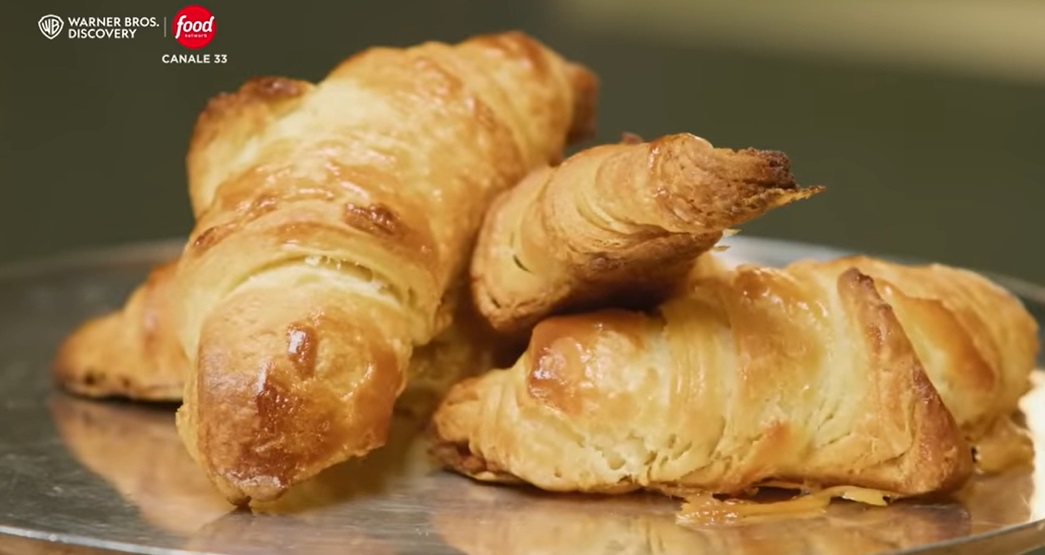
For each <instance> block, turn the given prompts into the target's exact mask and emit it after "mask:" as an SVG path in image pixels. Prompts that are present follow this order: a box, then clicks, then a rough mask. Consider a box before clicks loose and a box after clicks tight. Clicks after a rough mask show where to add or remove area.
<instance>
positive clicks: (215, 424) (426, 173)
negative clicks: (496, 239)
mask: <svg viewBox="0 0 1045 555" xmlns="http://www.w3.org/2000/svg"><path fill="white" fill-rule="evenodd" d="M595 88H596V85H595V79H594V77H593V76H592V75H591V74H590V73H589V72H588V71H587V70H585V69H584V68H582V67H580V66H577V65H575V64H571V63H569V62H566V61H565V60H563V59H562V58H560V57H559V56H558V55H557V54H555V53H554V52H552V51H551V50H549V49H547V48H545V47H544V46H543V45H541V44H540V43H538V42H536V41H535V40H533V39H531V38H529V37H527V36H525V35H522V34H520V33H506V34H500V35H489V36H481V37H476V38H473V39H469V40H467V41H465V42H463V43H460V44H458V45H447V44H442V43H435V42H430V43H425V44H422V45H420V46H416V47H412V48H406V49H396V48H371V49H369V50H367V51H365V52H363V53H361V54H359V55H356V56H354V57H352V58H350V59H348V60H347V61H345V62H344V63H342V64H341V65H340V66H338V67H337V68H336V69H335V70H334V71H333V72H332V73H330V74H329V75H328V76H327V77H326V79H324V80H323V81H322V82H320V83H319V84H316V85H312V84H308V83H304V82H301V81H292V80H282V79H266V80H261V81H252V82H250V83H248V84H247V85H245V86H244V87H243V88H241V89H240V90H239V91H238V92H236V93H233V94H231V95H223V96H221V97H219V98H217V99H216V100H214V101H212V102H211V103H210V104H209V105H208V106H207V108H206V110H205V111H204V112H203V114H202V115H201V117H200V118H199V121H198V123H197V126H196V130H195V132H194V134H193V139H192V144H191V145H190V152H189V157H188V160H189V174H190V187H191V189H192V191H191V192H192V197H193V204H194V206H195V207H196V208H195V210H196V212H197V214H198V216H199V219H198V221H197V224H196V227H195V228H194V230H193V232H192V235H191V237H190V238H189V241H188V244H187V246H186V248H185V251H184V253H183V255H182V260H181V263H180V265H179V268H178V275H177V279H176V281H177V294H178V297H179V299H180V302H179V303H178V310H177V311H176V312H177V313H176V322H177V324H176V326H177V330H178V332H179V338H180V341H181V343H182V345H183V347H184V349H185V352H186V353H189V358H190V374H189V379H188V382H187V385H186V389H185V398H184V404H183V406H182V408H181V409H180V410H179V412H178V427H179V431H180V432H181V435H182V437H183V439H184V441H185V443H186V445H187V446H188V448H189V451H190V453H191V454H192V455H193V456H194V458H195V459H196V460H197V461H199V462H200V463H201V464H202V466H203V467H204V469H205V470H206V472H207V473H208V475H209V477H210V478H211V480H212V481H213V482H214V483H215V484H216V485H217V486H218V488H219V489H220V490H221V491H222V492H223V493H224V494H225V495H226V497H227V498H228V499H229V500H230V501H232V502H234V503H237V504H244V503H247V502H248V501H250V500H251V499H255V500H260V501H267V500H271V499H274V498H276V497H278V496H279V495H280V494H281V493H282V492H283V491H284V490H285V489H286V488H287V487H289V486H290V485H292V484H294V483H297V482H300V481H302V480H305V479H308V478H310V477H312V476H314V475H315V474H316V473H318V472H320V471H321V470H323V469H325V468H327V467H329V466H331V465H333V464H336V463H338V462H341V461H343V460H346V459H348V458H350V457H354V456H361V455H363V454H365V453H367V452H368V451H370V450H372V449H374V448H376V447H378V446H380V445H382V444H383V442H384V441H385V436H386V434H387V429H388V423H389V418H390V416H391V414H392V408H393V404H394V401H395V399H396V398H397V396H398V395H399V394H400V393H401V392H402V391H403V389H404V387H405V385H406V380H407V364H408V362H409V360H410V358H411V354H412V352H413V349H414V347H416V346H420V345H424V344H427V343H428V342H429V341H431V340H432V338H434V337H436V336H437V335H438V334H439V333H440V332H442V331H443V330H444V329H445V328H446V327H447V325H448V323H449V322H450V319H451V315H452V312H453V303H450V302H446V300H445V297H446V295H447V293H448V292H449V290H450V289H451V288H452V284H453V283H454V282H455V280H456V279H458V278H459V277H460V276H461V275H462V273H463V271H464V269H465V263H466V261H467V259H468V256H469V255H470V253H471V246H472V242H473V241H474V235H475V233H476V231H477V229H478V227H479V225H480V221H481V218H482V214H483V212H484V211H485V209H486V208H487V206H488V204H489V201H490V200H491V199H492V197H493V195H495V194H496V193H497V192H499V191H501V190H504V189H506V188H508V187H509V186H511V185H513V184H515V183H517V182H518V181H519V180H520V179H521V178H522V177H523V176H524V175H525V174H526V173H527V172H528V171H529V170H530V169H532V168H534V167H536V166H539V165H540V164H544V163H547V162H548V161H549V160H552V159H555V158H557V157H559V156H560V155H561V152H562V150H563V148H564V145H565V144H566V141H567V138H568V137H574V136H581V135H583V134H584V133H585V132H587V131H589V130H590V128H591V126H592V121H591V120H592V115H593V110H594V108H593V105H594V93H595Z"/></svg>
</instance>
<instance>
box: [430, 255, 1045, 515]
mask: <svg viewBox="0 0 1045 555" xmlns="http://www.w3.org/2000/svg"><path fill="white" fill-rule="evenodd" d="M1037 349H1038V344H1037V329H1036V324H1035V323H1034V321H1033V319H1031V318H1030V316H1029V315H1028V314H1027V313H1026V311H1025V310H1023V307H1022V306H1021V305H1020V303H1019V302H1018V301H1017V300H1015V299H1014V298H1012V297H1011V296H1009V295H1008V294H1007V293H1005V292H1004V291H1003V290H1001V289H1000V288H998V287H997V286H995V285H994V284H992V283H990V282H989V281H987V280H985V279H983V278H981V277H979V276H977V275H975V274H972V273H969V272H964V271H961V270H956V269H953V268H948V267H943V266H938V265H933V266H920V267H902V266H898V265H894V264H890V263H886V262H882V261H878V260H873V259H868V258H849V259H840V260H835V261H831V262H800V263H795V264H792V265H791V266H788V267H786V268H784V269H781V270H776V269H766V268H758V267H753V266H741V267H739V268H736V269H734V270H724V271H723V272H721V273H718V274H715V275H711V276H704V277H702V278H700V279H697V280H695V281H694V282H693V283H691V284H690V285H689V286H688V288H687V291H686V292H685V294H682V295H679V296H677V297H674V298H672V299H670V300H668V301H667V302H665V303H663V304H661V305H660V306H659V308H658V310H656V311H655V312H653V313H652V314H646V313H640V312H628V311H620V310H605V311H598V312H591V313H586V314H579V315H572V316H559V317H553V318H549V319H546V320H543V321H542V322H541V323H539V324H538V325H537V327H536V328H535V330H534V332H533V335H532V338H531V341H530V344H529V347H528V349H527V351H526V352H525V354H524V355H523V356H522V357H521V358H519V359H518V361H517V362H516V363H515V365H514V366H512V367H511V368H509V369H506V370H495V371H492V372H490V373H488V374H485V375H483V376H480V377H477V378H471V379H468V380H465V381H463V382H462V383H460V384H458V385H457V386H455V387H454V388H453V389H452V390H451V392H450V393H449V394H448V396H447V397H446V399H445V400H444V402H443V404H442V406H441V407H440V409H439V410H438V411H437V412H436V414H435V416H434V421H433V432H434V437H435V440H436V452H437V453H438V454H439V456H440V458H441V459H442V460H443V461H444V463H445V464H446V465H447V466H449V467H451V468H453V469H456V470H457V471H459V472H462V473H464V474H467V475H470V476H473V477H475V478H477V479H480V480H489V481H525V482H529V483H531V484H534V485H536V486H538V487H541V488H544V489H548V490H554V491H598V492H621V491H630V490H634V489H653V490H661V491H666V492H669V493H677V494H686V493H690V492H710V493H722V494H739V493H743V492H745V491H747V490H749V489H750V488H752V487H757V486H758V485H760V484H765V483H777V484H780V483H785V484H788V483H790V484H796V485H800V486H810V485H819V486H824V487H828V486H832V485H845V486H858V487H867V488H874V489H878V490H882V491H885V492H888V493H890V494H891V495H895V496H912V495H921V494H927V493H939V492H947V491H950V490H953V489H955V488H956V487H958V486H960V485H961V484H963V483H964V481H965V480H966V479H967V478H968V477H969V476H970V473H971V472H972V470H973V467H974V454H973V450H972V448H971V447H972V446H973V445H976V444H977V443H979V442H984V441H985V440H987V439H988V437H989V435H990V431H991V430H993V429H997V427H998V424H999V423H1001V425H1002V426H1003V427H1004V426H1005V424H1006V423H1007V422H1009V419H1010V418H1011V416H1012V415H1013V413H1014V412H1015V411H1016V409H1017V406H1016V403H1017V400H1018V399H1019V397H1020V395H1021V394H1022V393H1023V392H1024V391H1026V389H1027V386H1028V383H1029V382H1028V378H1029V373H1030V371H1031V369H1032V368H1033V364H1034V359H1035V355H1036V352H1037ZM1008 438H1009V452H1011V453H1023V455H1022V456H1024V457H1025V456H1026V454H1027V453H1026V451H1025V450H1023V449H1021V445H1023V446H1025V445H1026V438H1025V437H1023V436H1019V435H1017V434H1013V435H1010V436H1008ZM1013 443H1015V444H1016V445H1015V448H1013V445H1012V444H1013ZM1009 462H1015V461H1009Z"/></svg>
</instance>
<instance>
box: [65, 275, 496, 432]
mask: <svg viewBox="0 0 1045 555" xmlns="http://www.w3.org/2000/svg"><path fill="white" fill-rule="evenodd" d="M176 265H177V261H171V262H167V263H164V264H161V265H159V266H157V267H156V268H154V269H153V271H152V272H150V274H149V276H148V277H147V279H146V280H145V282H144V283H142V284H141V285H140V286H138V288H136V289H135V290H134V291H133V292H132V294H131V295H130V297H129V298H128V299H127V302H126V304H125V305H124V307H123V308H121V309H120V310H118V311H115V312H112V313H110V314H106V315H103V316H100V317H98V318H94V319H92V320H89V321H88V322H86V323H84V324H83V325H81V326H80V327H79V328H77V329H76V330H75V331H74V332H73V333H72V334H71V335H70V336H69V337H68V338H67V339H66V340H65V341H64V342H63V344H62V347H61V348H60V349H59V352H58V356H57V357H56V359H55V362H54V374H55V378H56V379H57V381H58V383H59V384H60V385H61V386H62V387H64V388H65V389H67V390H69V391H72V392H74V393H76V394H78V395H83V396H87V397H122V398H127V399H133V400H136V401H181V399H182V392H183V391H184V389H185V380H186V378H187V376H188V374H189V364H188V359H187V358H186V357H185V355H184V353H183V351H182V349H181V344H180V343H179V342H178V338H177V336H176V334H175V333H174V329H173V326H172V324H171V318H172V314H171V313H172V310H171V307H172V306H173V304H172V303H173V302H174V299H173V298H172V297H173V291H172V284H173V280H174V275H175V271H174V270H175V266H176ZM455 290H456V291H457V292H456V294H455V295H454V298H453V299H452V301H453V302H450V301H451V300H450V299H448V306H456V310H455V312H454V317H453V320H452V322H451V323H450V325H449V326H448V327H447V328H446V329H445V330H443V332H442V333H440V334H439V335H438V336H436V337H435V338H434V339H432V341H430V342H428V343H427V344H425V345H423V346H421V347H418V348H417V349H415V350H414V353H413V356H412V357H411V358H410V367H409V370H408V372H407V374H408V375H410V376H411V379H410V381H409V382H408V384H407V387H406V389H405V390H404V391H403V393H402V395H401V396H400V398H399V399H398V401H397V403H396V407H395V408H396V410H397V411H398V412H401V413H403V414H409V415H412V416H415V417H418V418H424V417H427V416H429V415H430V414H431V412H432V411H434V410H435V408H436V406H437V405H438V403H439V400H440V399H441V398H442V396H443V395H445V394H446V392H447V391H448V390H449V389H450V387H451V386H452V385H453V384H454V383H455V382H457V381H458V380H460V379H461V378H463V377H465V376H468V375H472V374H475V373H477V372H478V371H479V370H480V369H482V368H489V367H491V366H492V365H494V364H497V361H502V360H505V358H504V357H505V356H506V353H510V350H508V345H506V343H505V342H504V340H503V339H502V338H500V337H498V336H497V335H496V334H494V333H493V330H491V329H490V328H489V327H488V326H486V325H485V322H483V321H482V319H481V317H480V316H479V315H478V314H477V313H476V311H475V308H474V307H473V306H472V303H471V300H470V299H469V297H468V286H467V280H465V279H461V280H459V283H458V284H457V285H456V286H455Z"/></svg>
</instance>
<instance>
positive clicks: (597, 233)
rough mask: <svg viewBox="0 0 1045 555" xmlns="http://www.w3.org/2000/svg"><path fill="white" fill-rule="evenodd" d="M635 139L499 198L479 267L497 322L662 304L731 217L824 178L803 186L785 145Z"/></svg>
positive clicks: (537, 176) (480, 289)
mask: <svg viewBox="0 0 1045 555" xmlns="http://www.w3.org/2000/svg"><path fill="white" fill-rule="evenodd" d="M635 141H636V140H635V139H630V140H626V141H625V142H623V143H621V144H614V145H602V146H597V147H594V148H590V149H587V150H583V151H581V152H579V153H577V154H575V155H573V156H571V157H570V158H568V159H567V160H566V161H565V162H563V163H562V164H561V165H559V166H556V167H544V168H541V169H539V170H537V171H535V172H533V173H531V174H530V175H529V176H528V177H527V178H526V179H525V180H523V182H522V183H521V184H519V186H518V187H515V188H513V189H511V190H509V191H507V192H506V193H504V194H502V195H500V196H499V197H498V198H497V199H496V200H495V201H494V204H493V206H491V208H490V210H489V212H488V213H487V215H486V219H485V220H484V223H483V228H482V230H481V232H480V235H479V241H478V244H477V246H476V250H475V254H474V257H473V260H472V267H471V273H472V283H473V285H472V287H473V294H474V296H475V300H476V306H477V307H478V308H479V311H480V312H481V313H482V314H483V315H484V316H485V317H486V318H487V319H488V320H489V322H490V323H491V324H492V325H493V326H494V327H495V328H497V329H498V330H501V331H504V332H518V331H521V330H525V329H527V328H529V327H530V326H532V325H533V324H535V323H536V322H537V321H538V320H539V319H540V318H542V317H544V316H547V315H548V314H551V313H554V312H557V311H561V310H564V309H578V308H592V307H594V306H597V305H600V304H605V302H606V301H607V300H609V299H613V300H614V301H616V302H617V304H618V305H619V303H620V302H621V300H622V299H624V300H627V301H628V302H629V304H632V305H635V304H646V303H650V302H651V301H652V303H653V304H655V302H656V301H657V300H660V299H663V298H664V297H666V296H667V295H668V293H669V292H670V290H671V288H672V286H674V285H675V284H676V283H677V282H678V281H680V278H682V277H684V276H685V273H686V272H687V271H688V270H689V268H690V266H691V265H692V263H693V259H694V258H696V257H697V256H698V255H699V254H700V253H702V252H705V251H707V250H708V249H711V248H712V247H713V246H714V245H715V243H717V242H718V241H719V239H721V238H722V235H723V233H724V232H726V231H727V230H729V229H730V228H731V227H733V226H736V225H739V224H741V223H744V222H745V221H747V220H750V219H752V218H755V217H757V216H759V215H761V214H763V213H765V212H767V211H769V210H771V209H773V208H776V207H779V206H783V205H785V204H788V203H790V202H794V201H796V200H800V199H804V198H807V197H810V196H812V195H814V194H816V193H818V192H820V191H821V190H822V189H823V188H822V187H810V188H806V189H800V188H799V187H798V185H797V184H796V183H795V181H794V177H793V176H792V175H791V168H790V162H789V161H788V159H787V156H785V155H784V154H783V153H781V152H771V151H764V150H755V149H745V150H740V151H733V150H730V149H725V148H714V147H713V146H712V145H711V144H710V143H708V142H707V141H706V140H704V139H702V138H699V137H696V136H694V135H690V134H677V135H668V136H665V137H661V138H659V139H657V140H655V141H651V142H648V143H643V142H635Z"/></svg>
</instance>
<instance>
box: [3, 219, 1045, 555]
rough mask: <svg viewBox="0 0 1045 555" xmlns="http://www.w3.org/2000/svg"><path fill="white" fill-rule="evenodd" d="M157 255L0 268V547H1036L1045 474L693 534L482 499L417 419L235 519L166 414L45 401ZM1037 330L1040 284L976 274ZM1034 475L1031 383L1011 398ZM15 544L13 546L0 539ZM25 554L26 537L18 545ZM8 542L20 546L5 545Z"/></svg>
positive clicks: (633, 519)
mask: <svg viewBox="0 0 1045 555" xmlns="http://www.w3.org/2000/svg"><path fill="white" fill-rule="evenodd" d="M728 244H729V245H730V249H729V250H728V251H727V252H726V253H724V256H726V257H727V258H729V259H731V260H733V261H747V262H754V263H758V264H765V265H779V264H784V263H787V262H789V261H791V260H794V259H796V258H809V257H812V258H831V257H836V256H840V255H844V254H847V253H846V252H844V251H840V250H836V249H832V248H827V247H818V246H811V245H804V244H798V243H791V242H784V241H776V240H766V239H756V238H741V237H735V238H732V239H731V240H729V241H728ZM178 251H179V244H178V243H176V242H162V243H152V244H142V245H133V246H130V247H124V248H119V249H111V250H104V251H98V252H93V253H81V254H76V255H72V256H64V257H60V258H54V259H49V260H46V261H40V262H35V263H31V264H25V265H21V266H17V267H9V268H7V269H4V270H0V306H2V307H3V313H2V314H0V552H3V551H5V549H4V547H3V546H4V545H5V544H4V541H3V539H4V536H3V535H4V534H8V535H13V536H21V537H22V538H35V539H39V540H44V541H47V542H60V543H66V544H78V545H81V546H91V547H99V548H105V549H110V550H116V551H124V552H135V553H158V554H161V553H162V554H168V553H200V552H206V553H235V554H239V553H278V552H291V551H292V552H295V553H310V554H323V553H338V554H346V553H367V554H369V553H373V554H391V553H396V554H411V553H416V554H426V555H434V554H442V553H465V554H468V555H486V554H491V555H502V554H523V553H526V554H529V553H541V554H544V553H565V554H579V553H629V554H647V553H650V554H652V553H657V554H661V553H679V554H703V553H708V554H718V553H742V554H748V553H799V554H801V553H805V554H827V553H846V554H848V555H860V554H870V553H912V552H929V551H931V552H941V553H944V552H945V553H964V552H969V553H1006V552H1009V553H1016V552H1024V551H1026V550H1028V549H1031V548H1033V547H1036V546H1039V545H1045V520H1043V519H1045V472H1043V471H1040V470H1025V471H1015V472H1010V473H1007V474H1004V475H1000V476H994V477H991V478H984V479H977V480H976V481H975V483H974V484H973V487H971V488H970V490H969V492H968V493H967V495H965V496H964V497H963V499H962V501H961V502H950V503H947V504H928V503H897V504H895V505H893V506H891V507H889V508H886V509H877V508H866V507H864V506H861V505H857V504H853V503H836V504H833V505H832V506H831V508H830V510H829V511H828V512H827V513H826V514H825V515H822V516H817V517H812V518H804V519H794V520H789V521H786V522H770V523H763V524H753V525H745V526H742V527H731V528H717V529H691V528H684V527H681V526H679V525H677V524H675V522H674V517H673V515H674V512H675V511H676V509H677V508H678V503H677V502H674V501H671V500H668V499H665V498H663V497H659V496H655V495H629V496H621V497H603V498H597V497H580V496H566V495H549V494H542V493H539V492H535V491H532V490H528V489H522V488H508V487H497V486H483V485H479V484H475V483H472V482H470V481H469V480H467V479H464V478H461V477H459V476H456V475H453V474H449V473H446V472H441V471H439V470H437V469H436V468H434V467H433V466H432V465H431V463H430V461H429V460H428V458H427V456H426V450H425V445H424V444H423V440H421V439H419V436H418V434H417V433H416V431H417V426H416V424H411V423H409V422H405V421H403V422H397V424H396V426H395V427H394V430H393V435H392V438H391V440H390V442H389V444H388V445H387V446H386V447H385V448H383V449H381V450H379V451H377V452H375V453H373V454H372V455H371V456H370V457H368V458H367V459H366V460H364V461H355V462H350V463H346V464H344V465H341V466H339V467H336V468H334V469H331V470H330V471H328V472H327V473H325V474H324V475H322V476H321V477H320V478H319V479H317V480H315V481H313V482H310V483H307V484H305V485H303V486H301V487H299V488H298V489H297V490H294V491H292V492H291V494H289V495H288V496H287V497H286V498H284V499H283V500H282V501H281V502H280V503H279V504H278V505H276V506H273V507H270V508H268V509H267V510H266V513H265V514H251V513H249V512H241V511H233V510H232V508H231V507H230V506H229V505H227V504H226V503H225V502H224V501H223V500H222V499H221V498H220V497H218V496H217V495H216V494H215V493H214V491H213V490H212V488H211V486H210V485H209V483H208V482H207V480H206V479H205V478H204V476H203V475H202V474H201V472H200V471H199V470H197V468H196V467H195V466H194V464H193V462H192V461H191V460H190V459H189V458H188V455H187V454H186V453H185V452H184V451H183V449H182V447H181V444H180V443H179V440H178V437H177V435H176V433H175V430H174V423H173V417H172V414H173V409H174V407H172V406H162V407H157V406H139V405H133V404H127V403H116V402H105V403H102V402H95V401H89V400H84V399H78V398H74V397H71V396H68V395H65V394H63V393H60V392H57V391H55V389H54V388H53V386H52V384H51V382H50V374H49V368H50V362H51V359H52V357H53V355H54V352H55V349H56V347H57V346H58V344H59V342H60V341H61V339H62V338H63V337H64V336H65V335H66V334H67V333H68V332H69V331H71V330H72V329H73V328H74V327H75V326H76V325H77V324H79V323H80V322H81V321H83V320H84V319H85V318H87V317H89V316H92V315H97V314H100V313H102V312H105V311H108V310H111V309H114V308H116V307H119V306H120V305H121V304H122V303H123V301H124V298H125V296H126V295H127V293H128V292H129V291H130V290H131V289H132V288H133V287H134V286H135V285H136V284H137V283H138V281H139V280H140V279H142V278H143V277H144V275H145V273H146V272H147V270H148V269H149V267H150V266H151V265H153V264H154V263H157V262H160V261H162V260H166V259H169V258H172V257H174V256H176V255H177V253H178ZM992 277H994V278H995V279H996V280H997V281H999V282H1000V283H1002V284H1003V285H1005V286H1006V287H1008V288H1009V289H1010V290H1012V291H1013V292H1015V293H1016V294H1018V295H1020V296H1021V297H1022V298H1023V299H1024V301H1025V302H1026V304H1027V306H1028V308H1029V309H1030V310H1031V311H1032V312H1034V313H1035V316H1036V317H1037V318H1038V319H1039V321H1045V317H1043V315H1045V289H1043V288H1041V287H1038V286H1035V285H1031V284H1027V283H1023V282H1019V281H1016V280H1012V279H1008V278H1004V277H1001V276H992ZM1024 410H1025V412H1026V414H1027V420H1028V422H1029V424H1030V427H1031V429H1032V431H1033V433H1034V434H1035V441H1036V446H1037V452H1038V456H1037V457H1036V463H1037V464H1036V467H1037V468H1038V469H1045V385H1042V386H1041V387H1037V388H1035V390H1034V391H1032V392H1031V393H1030V394H1029V395H1028V396H1027V398H1025V399H1024ZM8 539H9V540H11V541H15V540H16V538H11V537H9V538H8ZM17 541H21V542H24V541H25V540H24V539H17ZM14 545H19V546H24V545H25V544H22V543H17V544H14Z"/></svg>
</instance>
